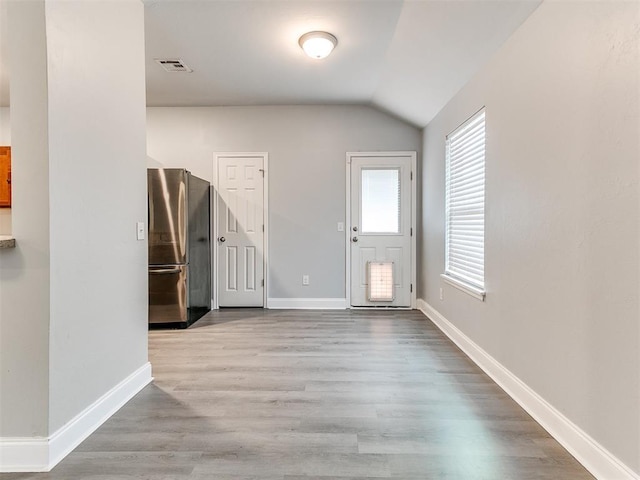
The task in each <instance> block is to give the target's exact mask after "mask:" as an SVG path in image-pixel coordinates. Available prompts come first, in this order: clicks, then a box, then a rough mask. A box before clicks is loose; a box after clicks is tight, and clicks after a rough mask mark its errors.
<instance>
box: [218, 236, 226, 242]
mask: <svg viewBox="0 0 640 480" xmlns="http://www.w3.org/2000/svg"><path fill="white" fill-rule="evenodd" d="M226 240H227V239H226V238H224V237H220V238H219V239H218V241H219V242H220V243H224V242H225V241H226Z"/></svg>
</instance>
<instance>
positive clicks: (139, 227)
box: [136, 222, 144, 240]
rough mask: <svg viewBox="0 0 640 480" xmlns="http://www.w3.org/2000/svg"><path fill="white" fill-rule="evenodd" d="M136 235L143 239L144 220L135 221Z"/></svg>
mask: <svg viewBox="0 0 640 480" xmlns="http://www.w3.org/2000/svg"><path fill="white" fill-rule="evenodd" d="M136 236H137V238H138V240H144V222H136Z"/></svg>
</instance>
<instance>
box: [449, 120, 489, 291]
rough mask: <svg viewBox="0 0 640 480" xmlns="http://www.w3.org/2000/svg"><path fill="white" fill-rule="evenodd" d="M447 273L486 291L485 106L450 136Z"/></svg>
mask: <svg viewBox="0 0 640 480" xmlns="http://www.w3.org/2000/svg"><path fill="white" fill-rule="evenodd" d="M446 151H447V152H446V155H447V159H446V160H447V167H446V168H447V170H446V253H445V275H448V276H450V277H453V278H455V279H456V280H459V281H461V282H462V283H464V284H467V285H470V286H471V287H475V288H477V289H480V290H482V291H484V164H485V161H484V154H485V114H484V109H483V110H481V111H480V112H478V113H476V114H475V115H474V116H473V117H471V118H470V119H469V120H467V121H466V122H465V123H463V124H462V125H461V126H460V127H458V128H457V129H456V130H454V131H453V132H452V133H450V134H449V135H448V136H447V143H446Z"/></svg>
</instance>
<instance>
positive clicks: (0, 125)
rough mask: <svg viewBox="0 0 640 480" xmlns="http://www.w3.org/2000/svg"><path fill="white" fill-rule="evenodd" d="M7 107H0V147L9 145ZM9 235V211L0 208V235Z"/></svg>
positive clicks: (9, 132) (9, 124)
mask: <svg viewBox="0 0 640 480" xmlns="http://www.w3.org/2000/svg"><path fill="white" fill-rule="evenodd" d="M10 122H11V121H10V119H9V107H0V145H2V146H6V145H11V123H10ZM10 234H11V209H10V208H0V235H10Z"/></svg>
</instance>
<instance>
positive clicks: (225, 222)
mask: <svg viewBox="0 0 640 480" xmlns="http://www.w3.org/2000/svg"><path fill="white" fill-rule="evenodd" d="M216 158H217V191H218V208H217V227H218V228H217V239H216V241H217V251H218V254H217V262H216V263H217V278H218V282H217V283H218V285H217V292H218V304H219V306H221V307H263V306H264V273H265V241H264V240H265V234H264V225H265V221H264V219H265V213H264V190H265V189H264V172H265V160H266V154H217V155H216Z"/></svg>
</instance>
